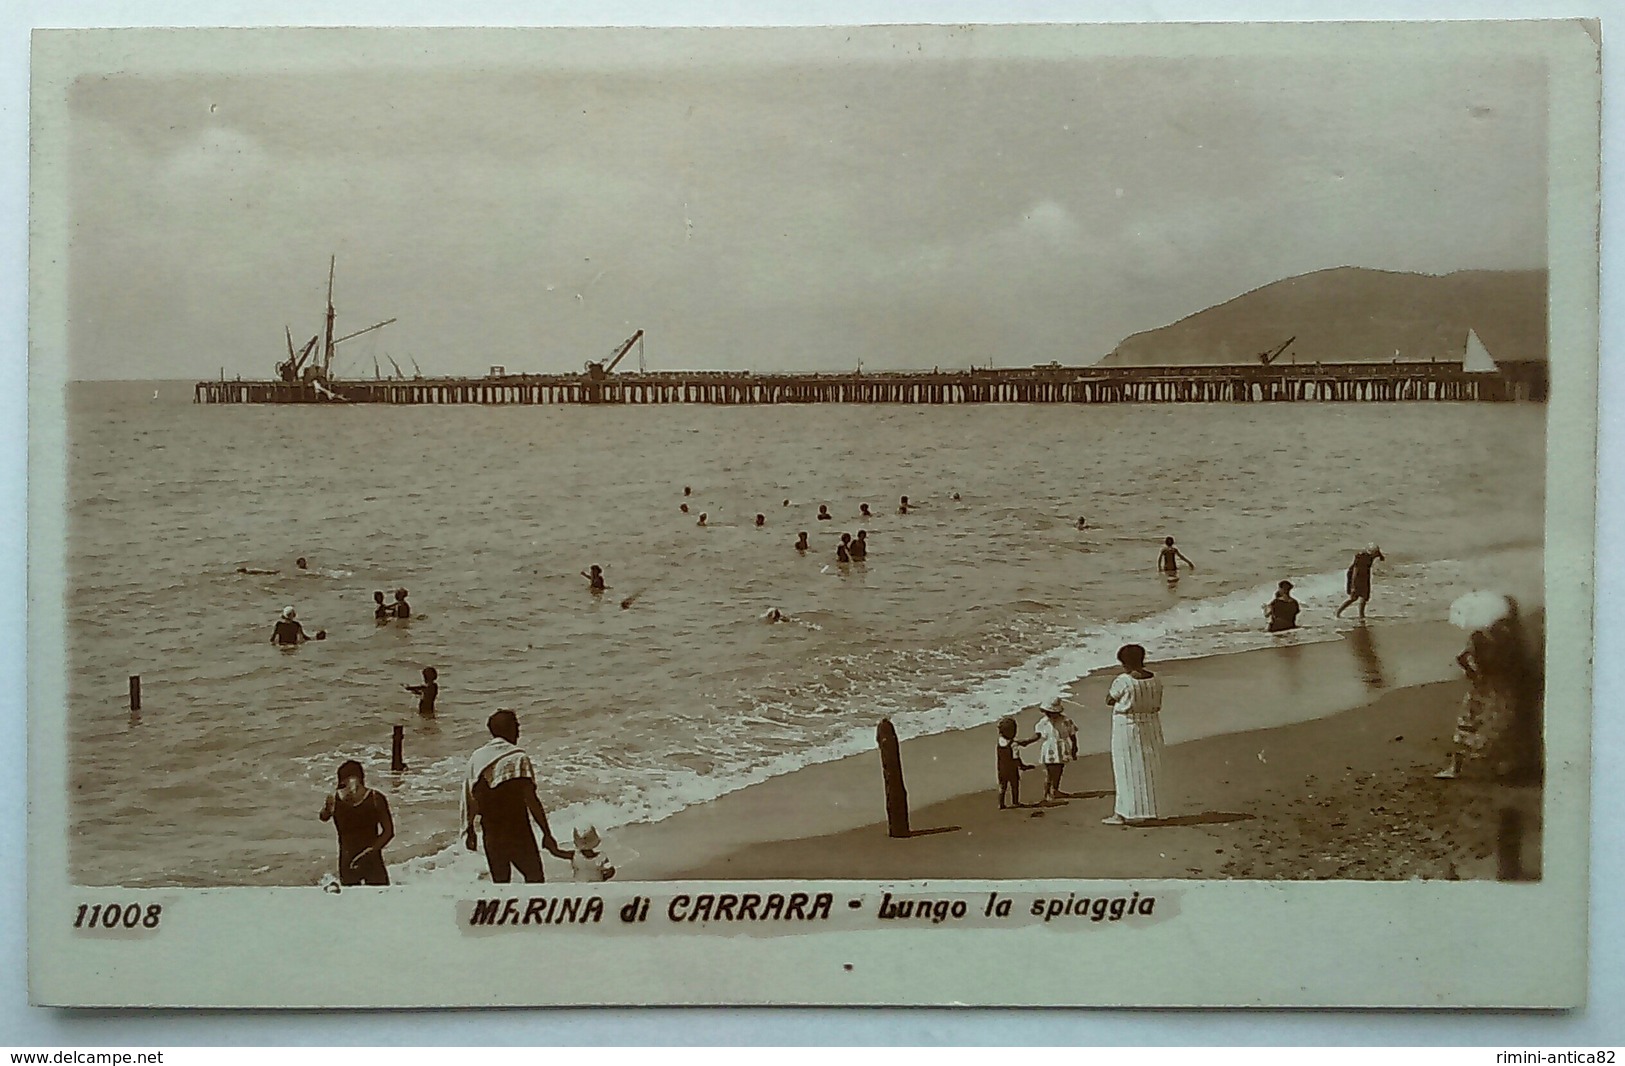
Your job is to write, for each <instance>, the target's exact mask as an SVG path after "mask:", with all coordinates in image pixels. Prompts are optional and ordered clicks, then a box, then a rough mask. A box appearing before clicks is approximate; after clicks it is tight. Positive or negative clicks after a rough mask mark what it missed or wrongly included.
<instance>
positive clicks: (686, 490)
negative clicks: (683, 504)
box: [683, 485, 694, 496]
mask: <svg viewBox="0 0 1625 1066" xmlns="http://www.w3.org/2000/svg"><path fill="white" fill-rule="evenodd" d="M693 494H694V489H693V488H691V487H690V486H688V485H684V486H683V495H684V496H692V495H693Z"/></svg>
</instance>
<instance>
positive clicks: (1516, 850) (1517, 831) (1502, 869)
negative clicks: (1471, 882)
mask: <svg viewBox="0 0 1625 1066" xmlns="http://www.w3.org/2000/svg"><path fill="white" fill-rule="evenodd" d="M1495 879H1496V880H1497V881H1525V880H1528V878H1526V877H1525V876H1524V872H1523V812H1522V811H1520V810H1518V809H1517V808H1516V807H1502V808H1501V820H1500V824H1499V825H1498V826H1496V832H1495Z"/></svg>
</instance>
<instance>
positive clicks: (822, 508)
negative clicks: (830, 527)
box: [818, 503, 835, 522]
mask: <svg viewBox="0 0 1625 1066" xmlns="http://www.w3.org/2000/svg"><path fill="white" fill-rule="evenodd" d="M834 517H835V516H834V515H832V514H830V513H829V504H827V503H821V504H819V505H818V520H819V521H820V522H828V521H829V520H831V519H832V518H834Z"/></svg>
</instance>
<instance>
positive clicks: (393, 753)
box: [389, 725, 406, 773]
mask: <svg viewBox="0 0 1625 1066" xmlns="http://www.w3.org/2000/svg"><path fill="white" fill-rule="evenodd" d="M405 743H406V727H405V726H399V725H398V726H396V727H395V729H394V732H393V735H392V736H391V737H390V741H389V768H390V769H391V770H393V771H394V772H395V773H400V772H401V771H402V770H404V769H406V760H405V759H404V758H403V757H402V752H401V748H402V746H403V745H404V744H405Z"/></svg>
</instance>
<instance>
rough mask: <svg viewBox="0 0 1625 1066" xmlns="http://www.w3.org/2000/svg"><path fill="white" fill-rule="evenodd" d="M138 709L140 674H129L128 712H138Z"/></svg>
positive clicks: (139, 705) (139, 707) (139, 706)
mask: <svg viewBox="0 0 1625 1066" xmlns="http://www.w3.org/2000/svg"><path fill="white" fill-rule="evenodd" d="M140 709H141V675H140V674H131V675H130V710H132V711H139V710H140Z"/></svg>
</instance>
